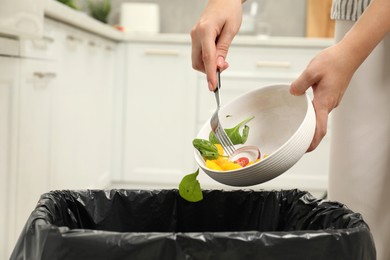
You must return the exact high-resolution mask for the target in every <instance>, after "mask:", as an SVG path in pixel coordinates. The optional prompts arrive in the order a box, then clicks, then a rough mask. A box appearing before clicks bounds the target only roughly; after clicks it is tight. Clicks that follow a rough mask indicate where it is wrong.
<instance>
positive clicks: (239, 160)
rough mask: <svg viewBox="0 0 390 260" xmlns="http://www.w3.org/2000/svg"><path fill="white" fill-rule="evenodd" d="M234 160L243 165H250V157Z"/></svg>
mask: <svg viewBox="0 0 390 260" xmlns="http://www.w3.org/2000/svg"><path fill="white" fill-rule="evenodd" d="M234 162H235V163H237V164H239V165H241V166H242V167H245V166H247V165H248V163H249V159H248V158H246V157H240V158H238V159H237V160H235V161H234Z"/></svg>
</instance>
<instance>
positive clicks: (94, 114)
mask: <svg viewBox="0 0 390 260" xmlns="http://www.w3.org/2000/svg"><path fill="white" fill-rule="evenodd" d="M57 39H58V41H59V42H60V44H61V53H62V56H61V64H60V66H61V67H60V73H59V80H60V82H59V86H58V88H57V89H56V92H55V94H54V99H55V102H54V103H55V114H56V116H55V117H54V118H53V133H54V135H55V136H54V140H55V143H54V144H53V154H54V156H55V157H54V158H53V164H54V174H53V178H52V185H53V186H52V187H53V188H56V189H64V188H66V189H85V188H104V186H105V185H106V184H107V183H108V182H109V179H110V170H111V134H112V133H111V128H112V86H113V80H114V79H113V73H112V71H113V70H114V64H113V63H114V51H115V45H114V44H113V43H112V42H109V41H106V40H104V39H102V38H100V37H95V36H93V35H91V34H88V33H85V32H82V31H80V30H77V29H75V28H71V27H68V26H63V27H62V30H61V35H60V36H59V37H57Z"/></svg>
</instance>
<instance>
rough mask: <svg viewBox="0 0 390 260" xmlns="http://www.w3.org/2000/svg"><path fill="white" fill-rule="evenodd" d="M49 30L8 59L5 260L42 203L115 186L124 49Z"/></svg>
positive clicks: (3, 134)
mask: <svg viewBox="0 0 390 260" xmlns="http://www.w3.org/2000/svg"><path fill="white" fill-rule="evenodd" d="M45 24H46V25H47V26H45V28H46V30H47V31H45V33H44V36H43V38H42V39H23V40H20V53H19V52H18V53H15V54H12V55H11V56H15V57H14V58H5V57H1V56H0V67H1V68H2V69H1V71H0V118H1V120H0V142H1V145H0V160H1V164H0V170H1V171H0V174H1V176H0V177H1V180H2V181H1V182H0V195H1V197H0V203H1V204H0V206H1V208H3V206H4V204H6V205H5V207H6V209H7V210H5V212H6V214H2V215H1V216H0V232H1V235H2V236H1V237H6V238H7V239H1V240H0V256H1V257H0V259H3V258H2V255H1V254H4V259H6V258H7V256H9V254H10V253H11V250H12V249H13V247H14V245H15V243H16V240H17V238H18V236H19V235H20V233H21V230H22V228H23V226H24V224H25V223H26V221H27V219H28V216H29V215H30V213H31V211H32V210H33V209H34V207H35V205H36V202H37V201H38V200H39V197H40V195H42V194H43V193H46V192H48V191H50V190H53V189H87V188H105V187H106V186H107V184H108V183H109V182H110V174H111V169H112V158H111V154H112V126H113V122H112V121H113V113H114V112H113V86H114V84H115V83H114V72H115V66H116V60H115V59H116V48H117V43H116V42H113V41H111V40H108V39H105V38H103V37H100V36H96V35H94V34H90V33H87V32H85V31H82V30H80V29H76V28H74V27H71V26H68V25H64V24H61V23H59V22H56V21H53V20H49V19H46V21H45ZM1 47H2V48H3V45H1ZM17 49H18V50H19V47H17ZM1 50H2V49H0V51H1ZM3 180H6V181H3ZM3 195H5V196H3ZM3 232H4V236H3ZM3 249H4V250H3Z"/></svg>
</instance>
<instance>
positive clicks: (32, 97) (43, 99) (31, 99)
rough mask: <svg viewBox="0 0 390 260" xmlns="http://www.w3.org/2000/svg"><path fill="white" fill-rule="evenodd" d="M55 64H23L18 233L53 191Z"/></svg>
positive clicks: (20, 109) (35, 61)
mask: <svg viewBox="0 0 390 260" xmlns="http://www.w3.org/2000/svg"><path fill="white" fill-rule="evenodd" d="M55 77H56V70H55V63H53V62H44V61H38V60H21V82H20V89H19V99H18V100H19V104H18V117H16V119H15V120H17V128H18V140H17V147H18V148H17V150H18V157H17V166H18V167H17V169H16V187H17V190H16V197H15V205H16V208H15V211H14V212H12V214H13V218H14V219H15V225H14V227H15V230H14V232H13V233H15V234H16V235H17V236H18V235H19V234H20V232H21V229H22V227H23V226H24V224H25V223H26V221H27V218H28V216H29V215H30V213H31V211H32V210H33V209H34V208H35V205H36V203H37V201H38V200H39V197H40V195H42V194H43V193H45V192H48V191H49V183H50V172H51V170H50V141H51V116H52V115H51V113H52V102H51V93H52V88H53V87H54V85H55V82H56V79H55ZM15 240H16V238H15Z"/></svg>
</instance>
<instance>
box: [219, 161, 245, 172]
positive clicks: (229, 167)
mask: <svg viewBox="0 0 390 260" xmlns="http://www.w3.org/2000/svg"><path fill="white" fill-rule="evenodd" d="M241 168H242V166H241V165H239V164H237V163H234V162H230V161H227V162H226V163H225V164H224V165H223V167H222V169H223V170H225V171H230V170H236V169H241Z"/></svg>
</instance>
